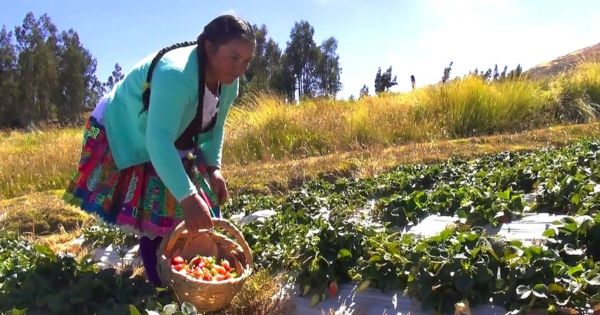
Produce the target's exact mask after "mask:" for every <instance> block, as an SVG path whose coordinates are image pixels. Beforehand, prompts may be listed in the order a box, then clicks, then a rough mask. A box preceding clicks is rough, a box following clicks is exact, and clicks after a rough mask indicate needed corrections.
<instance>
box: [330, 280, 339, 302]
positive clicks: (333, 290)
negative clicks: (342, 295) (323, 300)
mask: <svg viewBox="0 0 600 315" xmlns="http://www.w3.org/2000/svg"><path fill="white" fill-rule="evenodd" d="M337 294H338V286H337V283H336V282H335V281H331V282H330V283H329V297H330V298H333V297H335V296H336V295H337Z"/></svg>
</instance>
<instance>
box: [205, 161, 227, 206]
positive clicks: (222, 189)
mask: <svg viewBox="0 0 600 315" xmlns="http://www.w3.org/2000/svg"><path fill="white" fill-rule="evenodd" d="M210 186H211V188H212V189H213V191H214V192H215V195H217V199H218V200H219V205H222V204H223V203H225V201H227V198H228V197H229V193H228V192H227V184H226V183H225V178H224V177H223V174H221V170H219V169H216V170H214V171H212V172H211V173H210Z"/></svg>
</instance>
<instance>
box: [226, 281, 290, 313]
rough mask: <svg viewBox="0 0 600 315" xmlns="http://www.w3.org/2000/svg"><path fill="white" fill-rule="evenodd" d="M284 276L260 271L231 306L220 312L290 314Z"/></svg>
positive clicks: (246, 283) (245, 284)
mask: <svg viewBox="0 0 600 315" xmlns="http://www.w3.org/2000/svg"><path fill="white" fill-rule="evenodd" d="M283 278H284V276H283V275H281V274H280V275H275V276H273V275H271V274H270V273H269V272H268V271H266V270H259V271H257V272H255V273H254V274H253V275H252V276H250V277H249V278H248V279H247V280H246V282H244V286H243V287H242V290H241V291H240V292H239V293H238V294H237V295H236V296H235V298H234V299H233V301H232V302H231V305H230V306H229V307H228V308H227V309H225V310H223V311H221V312H219V313H218V314H223V315H267V314H269V315H276V314H288V313H289V311H290V307H292V306H293V305H292V304H291V303H290V300H289V296H288V295H287V294H285V293H283V292H284V291H282V289H283V286H284V280H283Z"/></svg>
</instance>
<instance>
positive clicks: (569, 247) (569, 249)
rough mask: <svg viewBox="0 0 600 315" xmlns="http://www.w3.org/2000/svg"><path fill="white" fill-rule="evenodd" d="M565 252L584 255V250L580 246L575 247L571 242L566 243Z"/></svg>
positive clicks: (571, 254)
mask: <svg viewBox="0 0 600 315" xmlns="http://www.w3.org/2000/svg"><path fill="white" fill-rule="evenodd" d="M564 250H565V253H566V254H567V255H569V256H581V255H583V250H581V249H579V248H574V247H573V245H571V244H565V246H564Z"/></svg>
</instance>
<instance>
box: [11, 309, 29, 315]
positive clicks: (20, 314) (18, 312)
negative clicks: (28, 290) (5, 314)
mask: <svg viewBox="0 0 600 315" xmlns="http://www.w3.org/2000/svg"><path fill="white" fill-rule="evenodd" d="M10 314H11V315H26V314H27V309H26V308H22V309H19V308H13V309H12V310H11V311H10Z"/></svg>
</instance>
